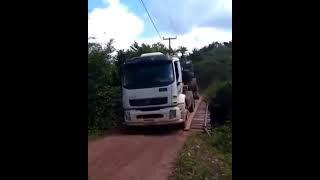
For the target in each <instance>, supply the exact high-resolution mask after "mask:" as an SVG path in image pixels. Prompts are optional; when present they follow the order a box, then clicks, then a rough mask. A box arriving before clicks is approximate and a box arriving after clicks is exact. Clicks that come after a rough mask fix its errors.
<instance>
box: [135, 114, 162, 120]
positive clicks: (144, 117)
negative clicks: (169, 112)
mask: <svg viewBox="0 0 320 180" xmlns="http://www.w3.org/2000/svg"><path fill="white" fill-rule="evenodd" d="M137 118H138V119H140V118H142V119H149V118H163V115H162V114H145V115H138V116H137Z"/></svg>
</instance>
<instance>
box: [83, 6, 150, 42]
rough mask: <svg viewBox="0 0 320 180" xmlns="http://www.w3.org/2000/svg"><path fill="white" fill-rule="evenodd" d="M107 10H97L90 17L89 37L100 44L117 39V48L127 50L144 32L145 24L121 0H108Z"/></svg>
mask: <svg viewBox="0 0 320 180" xmlns="http://www.w3.org/2000/svg"><path fill="white" fill-rule="evenodd" d="M107 2H108V4H109V6H108V7H106V8H95V9H93V11H92V12H91V13H90V14H89V17H88V35H89V36H94V37H95V38H96V41H97V42H99V43H105V42H107V41H108V40H109V39H111V38H113V39H115V43H114V46H115V47H116V48H127V47H129V45H130V44H132V43H133V41H134V40H135V39H136V38H137V37H138V36H139V35H140V34H141V33H142V32H143V28H144V23H143V20H142V19H140V18H139V17H138V16H136V15H135V14H133V13H131V12H129V11H128V8H127V7H126V6H124V5H122V4H120V2H119V0H108V1H107Z"/></svg>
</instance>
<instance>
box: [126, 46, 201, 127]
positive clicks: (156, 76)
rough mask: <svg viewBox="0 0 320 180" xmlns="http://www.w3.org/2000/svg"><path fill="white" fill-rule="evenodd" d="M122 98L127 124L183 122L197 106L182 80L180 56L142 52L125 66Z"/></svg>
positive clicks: (182, 123)
mask: <svg viewBox="0 0 320 180" xmlns="http://www.w3.org/2000/svg"><path fill="white" fill-rule="evenodd" d="M122 70H123V71H122V72H123V76H122V97H123V99H122V101H123V108H124V116H125V121H124V123H125V125H127V126H145V125H165V124H181V125H182V126H183V127H184V125H185V121H186V119H187V117H188V112H192V111H193V110H194V107H195V100H194V98H193V93H192V91H188V86H186V85H184V84H183V82H182V71H181V66H180V61H179V58H177V57H172V56H168V55H164V54H162V53H160V52H155V53H147V54H142V55H141V56H139V57H134V58H131V59H129V60H127V62H126V63H124V64H123V66H122Z"/></svg>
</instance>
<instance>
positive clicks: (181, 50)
mask: <svg viewBox="0 0 320 180" xmlns="http://www.w3.org/2000/svg"><path fill="white" fill-rule="evenodd" d="M177 51H180V52H181V53H182V55H185V52H187V51H188V49H187V48H186V47H184V46H179V47H178V49H177Z"/></svg>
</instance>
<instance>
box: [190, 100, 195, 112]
mask: <svg viewBox="0 0 320 180" xmlns="http://www.w3.org/2000/svg"><path fill="white" fill-rule="evenodd" d="M194 106H195V104H194V102H193V103H192V104H191V106H190V108H189V111H190V112H193V111H194Z"/></svg>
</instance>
